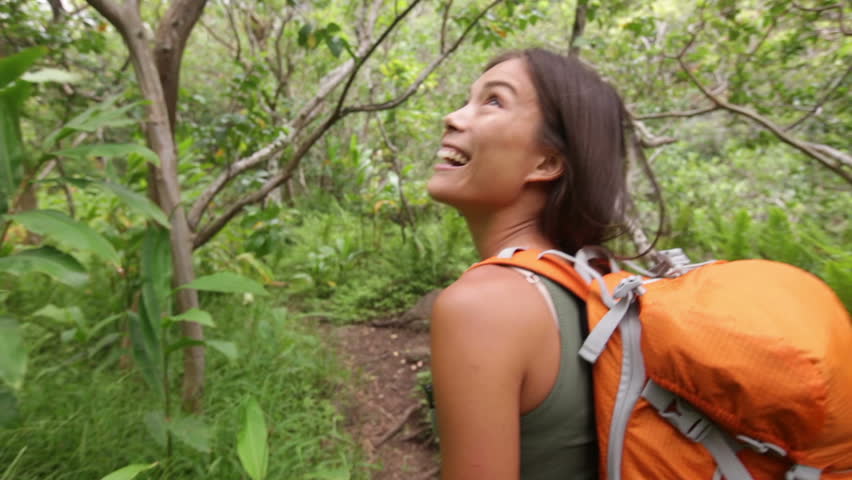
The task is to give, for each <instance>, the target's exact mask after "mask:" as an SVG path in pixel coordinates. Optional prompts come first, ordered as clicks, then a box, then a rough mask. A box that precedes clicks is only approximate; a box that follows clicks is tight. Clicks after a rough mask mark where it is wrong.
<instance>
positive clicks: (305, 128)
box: [87, 0, 520, 411]
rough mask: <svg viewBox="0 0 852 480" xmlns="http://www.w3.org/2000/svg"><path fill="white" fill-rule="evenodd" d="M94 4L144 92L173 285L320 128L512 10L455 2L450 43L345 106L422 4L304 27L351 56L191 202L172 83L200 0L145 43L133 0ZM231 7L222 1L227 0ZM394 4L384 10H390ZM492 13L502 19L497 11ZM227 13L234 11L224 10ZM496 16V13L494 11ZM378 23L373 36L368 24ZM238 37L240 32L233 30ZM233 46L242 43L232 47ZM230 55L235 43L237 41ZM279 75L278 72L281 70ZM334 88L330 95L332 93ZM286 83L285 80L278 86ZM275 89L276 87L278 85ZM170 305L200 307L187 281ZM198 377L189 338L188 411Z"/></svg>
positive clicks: (364, 108) (188, 330)
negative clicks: (223, 202)
mask: <svg viewBox="0 0 852 480" xmlns="http://www.w3.org/2000/svg"><path fill="white" fill-rule="evenodd" d="M87 1H88V3H89V4H90V5H92V6H93V7H94V8H95V9H97V10H98V12H100V13H101V14H102V15H103V16H104V17H105V18H106V19H107V20H108V21H109V22H110V23H111V24H112V25H113V26H115V28H116V29H117V30H118V32H119V33H120V34H121V37H122V39H123V40H124V43H125V45H126V48H127V50H128V52H129V54H130V60H131V63H132V64H133V67H134V71H135V74H136V79H137V82H138V84H139V88H140V90H141V93H142V97H143V98H144V99H145V100H146V102H147V103H146V106H145V135H146V138H147V142H148V145H149V147H150V148H151V149H152V150H153V151H154V152H156V153H157V155H158V156H159V158H160V166H159V167H151V174H150V178H151V181H150V188H151V190H152V192H151V193H152V196H153V198H155V199H156V201H157V203H158V205H159V206H160V207H161V208H162V209H163V210H164V211H165V212H166V213H167V214H168V215H169V219H170V223H171V237H170V238H171V249H172V264H173V271H174V275H175V277H174V281H173V283H174V284H175V286H177V285H184V284H186V283H189V282H191V281H192V280H193V278H194V276H195V272H194V270H193V264H192V258H193V256H192V254H193V250H194V249H196V248H199V247H201V246H203V245H204V244H205V243H207V242H208V241H209V240H210V239H211V238H213V236H214V235H216V234H217V233H218V232H219V231H220V230H221V229H222V228H224V226H225V225H227V224H228V222H230V221H231V220H232V219H233V218H235V217H236V216H237V215H239V214H240V213H241V212H242V211H243V210H244V209H245V207H246V206H248V205H251V204H254V203H258V202H261V201H263V200H264V199H265V198H266V197H267V196H268V195H269V194H270V193H271V192H272V191H273V190H274V189H276V188H277V187H278V186H280V185H281V184H282V183H283V182H285V181H286V180H287V179H289V178H290V177H291V176H292V175H293V172H294V171H295V170H296V168H297V167H298V165H299V163H300V162H301V161H302V160H303V158H305V156H306V154H307V153H308V152H309V151H310V149H311V148H312V147H313V146H314V145H315V144H316V142H317V141H318V140H319V139H320V138H321V137H322V136H323V135H325V134H326V133H327V132H328V131H329V129H331V128H332V127H333V126H334V125H335V124H337V123H338V122H340V121H341V120H342V119H344V118H345V117H347V116H348V115H351V114H353V113H358V112H378V111H382V110H388V109H393V108H396V107H397V106H399V105H401V104H402V103H403V102H405V101H406V100H407V99H408V98H410V97H411V96H412V95H413V94H414V93H415V92H416V91H417V90H418V88H419V87H420V85H422V84H423V82H424V81H425V80H426V79H427V78H428V77H429V75H431V74H432V73H433V72H434V71H435V70H436V69H437V68H438V66H440V65H441V63H443V62H444V60H445V59H446V58H448V57H449V56H450V55H452V54H453V52H455V51H456V50H457V49H458V47H459V46H460V45H461V44H462V43H463V42H464V41H465V39H466V38H467V37H468V36H469V35H470V34H471V32H474V31H475V30H476V29H477V27H479V26H480V22H481V21H482V19H483V18H484V17H485V16H486V15H488V14H489V13H490V12H492V11H493V10H494V9H495V7H496V6H497V5H499V4H501V3H502V4H504V5H506V6H507V8H508V9H509V12H511V9H512V8H514V6H515V4H519V3H520V2H518V1H517V0H493V1H491V2H489V3H487V4H485V5H476V4H474V5H467V6H465V7H463V8H461V14H460V15H459V16H458V17H457V18H456V19H455V20H456V21H457V22H458V23H460V24H461V26H460V30H461V31H460V32H459V33H458V35H457V36H456V38H455V40H453V41H452V42H447V43H443V42H442V44H441V48H440V51H439V52H437V54H435V56H434V58H433V60H432V61H431V62H430V63H429V64H428V65H427V66H426V67H424V68H423V69H422V70H421V72H420V73H419V74H418V75H417V76H416V78H414V79H413V80H412V81H411V82H410V83H409V84H408V85H407V86H405V88H403V89H402V90H401V91H399V92H397V94H396V95H395V96H394V97H393V98H391V99H389V100H386V101H383V102H379V103H364V104H351V105H347V100H348V97H349V96H350V95H351V93H352V91H353V90H354V89H355V86H356V85H357V84H358V82H359V78H360V77H359V72H361V71H362V70H363V68H364V66H365V64H366V63H367V62H368V60H369V59H370V58H371V56H372V55H373V54H374V53H375V52H376V50H377V49H378V47H379V46H380V45H382V44H384V43H386V42H387V41H388V38H389V36H390V35H391V34H392V32H394V30H395V29H396V28H397V27H398V26H399V25H400V23H401V22H402V21H403V20H404V19H405V18H406V17H407V16H409V15H410V14H411V12H412V11H414V10H415V9H416V8H418V7H419V5H420V4H421V3H422V2H421V0H412V1H411V2H410V3H409V4H408V5H407V6H406V7H405V8H402V9H397V8H396V6H394V8H393V9H392V10H393V12H392V13H389V14H386V15H385V16H384V17H383V18H382V21H381V22H377V21H376V20H375V18H376V16H377V15H378V14H377V12H379V11H381V7H382V6H383V5H384V2H383V1H382V0H376V1H374V2H372V3H369V4H365V5H364V6H362V7H361V12H362V13H361V15H360V17H361V18H362V19H365V20H363V21H362V22H360V23H359V24H358V25H356V26H355V38H357V41H358V43H357V44H356V45H354V46H350V45H349V42H348V41H347V40H345V38H343V36H341V35H337V32H339V31H340V27H339V26H332V25H327V26H325V27H324V28H323V29H321V30H312V29H310V28H308V29H305V28H304V27H303V28H302V30H301V31H300V35H301V36H303V37H305V41H306V42H307V41H312V42H317V41H324V42H326V43H327V44H328V45H329V48H331V49H332V50H334V51H336V53H337V55H340V54H341V53H342V52H343V51H344V50H345V51H346V52H347V53H348V54H349V57H350V58H349V59H347V60H345V61H343V62H342V63H340V64H339V65H337V66H336V67H335V68H333V69H330V70H328V71H327V73H326V75H325V76H324V78H323V79H322V81H321V82H320V83H319V86H318V88H317V89H316V91H315V93H314V95H313V97H311V98H310V99H309V100H308V101H307V102H306V103H304V104H303V106H302V107H301V108H300V109H299V110H298V111H296V112H293V113H292V115H290V116H289V117H288V118H286V119H284V118H282V119H281V124H280V125H279V126H278V128H279V130H280V131H281V133H280V134H279V135H278V137H277V138H276V139H275V140H273V141H272V142H270V143H269V144H267V145H265V146H263V147H262V148H260V149H258V150H257V151H255V152H254V153H252V154H250V155H248V156H245V157H243V158H240V159H238V160H235V161H233V162H232V163H230V164H228V165H227V166H225V168H223V169H222V171H221V172H220V173H218V174H217V175H216V176H215V178H214V179H213V181H212V182H211V183H210V184H209V185H208V186H207V187H206V188H204V190H203V191H202V192H201V193H200V195H199V196H198V197H197V198H196V199H195V200H194V201H193V202H192V206H191V208H190V209H189V211H188V212H187V211H185V210H184V208H183V204H182V201H183V197H182V190H181V185H180V182H179V178H178V160H177V155H176V151H177V149H176V144H175V134H174V133H175V130H176V128H177V127H178V119H177V115H176V112H177V105H178V94H177V93H178V91H179V85H180V80H179V73H180V64H181V59H182V58H183V54H184V50H185V48H186V45H187V41H188V39H189V35H190V33H191V32H192V30H193V27H194V26H195V24H196V22H197V21H198V19H199V18H200V17H201V15H202V12H203V11H204V9H205V6H206V3H207V2H206V1H205V0H176V1H174V2H172V3H171V4H170V6H169V8H168V10H167V12H166V13H165V15H164V16H163V18H162V19H161V20H160V21H159V23H158V24H157V28H156V33H155V35H154V38H153V42H152V45H150V44H149V43H150V42H149V40H150V39H149V38H148V36H147V35H148V34H147V31H146V28H145V24H144V22H143V19H142V16H141V13H140V8H139V7H140V6H139V2H138V1H136V0H128V1H126V2H124V3H122V4H118V3H116V2H115V1H114V0H87ZM451 7H452V2H446V3H444V4H443V5H442V6H441V8H442V9H443V12H444V14H443V15H444V18H445V19H446V18H448V17H449V15H450V11H451V10H450V9H451ZM225 8H226V9H227V8H228V5H226V6H225ZM305 8H307V7H306V6H304V5H300V4H297V3H296V2H287V4H286V7H285V8H284V11H285V13H284V14H283V15H284V16H283V17H282V18H281V19H279V21H278V22H277V26H276V27H275V28H276V29H278V31H277V32H276V34H275V37H273V38H280V35H281V32H283V29H284V28H285V25H286V24H287V21H286V19H287V15H290V14H291V13H292V12H293V11H294V10H299V9H305ZM387 10H391V9H387ZM497 20H499V19H497ZM231 21H233V19H231ZM493 21H496V20H493ZM377 23H382V24H383V26H382V28H381V29H380V32H379V33H378V34H377V35H376V34H375V33H374V32H373V30H374V28H376V24H377ZM254 27H255V29H254V30H253V31H252V35H251V38H252V39H250V40H249V41H250V42H252V41H253V42H255V43H257V42H259V41H260V40H261V39H263V38H265V36H266V35H265V34H263V30H264V29H265V28H267V27H265V26H264V25H262V24H260V23H259V22H256V23H255V24H254ZM483 31H484V29H480V30H478V31H476V34H477V35H478V36H479V38H489V37H488V35H486V34H484V33H483ZM446 34H447V22H446V21H445V22H443V23H442V25H441V27H440V35H441V37H442V38H444V36H445V35H446ZM234 41H235V42H236V45H239V42H240V39H239V38H238V37H237V38H235V39H234ZM237 48H238V49H239V47H237ZM237 59H238V60H240V59H241V56H240V52H239V50H237ZM278 73H279V78H280V79H282V80H283V75H281V73H282V71H280V70H279V71H278ZM337 89H339V90H340V92H339V94H338V95H337V96H336V98H334V96H333V93H334V92H335V90H337ZM284 90H285V89H284V88H283V87H282V88H281V91H282V92H283V91H284ZM277 95H279V96H280V93H278V94H277ZM285 150H288V151H290V152H292V153H289V154H288V155H286V157H287V159H286V162H285V164H284V166H283V168H281V169H280V170H279V171H277V172H276V173H274V174H273V175H271V176H270V177H269V178H268V179H267V180H266V181H265V182H264V183H263V185H262V186H261V187H260V189H258V190H256V191H252V192H246V193H244V194H243V195H242V196H241V197H239V198H237V199H235V200H233V201H232V202H229V206H228V207H227V208H225V209H224V211H222V212H220V213H219V214H218V216H215V217H214V218H212V219H209V220H207V221H204V220H205V218H204V217H205V214H207V213H208V212H210V211H211V210H210V206H211V204H212V202H213V201H214V199H215V198H216V197H217V196H218V195H220V194H221V193H222V192H223V191H224V190H225V188H226V186H228V185H229V184H230V183H231V182H233V180H234V179H236V178H238V177H239V176H241V175H244V174H246V173H247V172H249V171H250V170H253V169H256V168H259V167H262V166H263V165H265V164H266V163H267V162H268V161H269V160H271V159H273V158H274V157H276V156H278V155H281V154H282V152H285ZM177 300H178V301H177V307H178V310H179V312H186V311H188V310H190V309H193V308H196V307H197V306H198V297H197V294H196V292H195V291H194V290H192V289H182V290H180V293H179V294H178V298H177ZM183 335H184V336H185V337H187V338H188V339H190V340H192V341H194V342H200V341H202V340H203V330H202V327H201V326H200V325H198V324H196V323H194V322H184V323H183ZM203 379H204V353H203V349H202V347H200V346H198V345H195V346H190V347H188V348H186V349H185V358H184V380H183V405H184V408H185V409H187V410H190V411H198V410H200V408H201V397H202V391H203Z"/></svg>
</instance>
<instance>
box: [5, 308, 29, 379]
mask: <svg viewBox="0 0 852 480" xmlns="http://www.w3.org/2000/svg"><path fill="white" fill-rule="evenodd" d="M26 373H27V351H26V349H25V348H24V339H23V333H22V332H21V329H20V327H19V326H18V322H17V320H15V319H14V318H11V317H0V380H2V381H3V382H5V383H6V385H9V386H10V387H12V388H13V389H15V390H18V389H20V388H21V385H22V384H23V383H24V375H25V374H26Z"/></svg>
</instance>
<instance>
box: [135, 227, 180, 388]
mask: <svg viewBox="0 0 852 480" xmlns="http://www.w3.org/2000/svg"><path fill="white" fill-rule="evenodd" d="M141 257H142V258H141V261H142V266H141V276H142V301H141V302H140V304H139V313H138V314H136V313H133V312H128V313H129V315H130V336H131V338H132V340H133V356H134V358H135V359H136V363H137V364H138V365H139V367H140V370H141V371H142V374H143V376H144V378H145V381H147V382H148V385H150V386H151V388H152V389H153V390H154V391H155V392H156V393H157V394H159V395H160V396H162V395H164V393H165V392H164V389H163V375H164V366H163V348H164V346H163V342H162V339H161V331H160V330H161V329H160V324H161V322H162V315H163V312H169V311H170V308H169V306H168V303H169V298H168V296H169V295H168V294H169V284H170V282H171V280H170V279H171V268H170V267H171V263H170V259H171V254H170V249H169V233H168V232H167V231H165V230H163V229H161V228H159V227H154V226H149V227H148V228H147V229H146V231H145V237H144V238H143V240H142V255H141Z"/></svg>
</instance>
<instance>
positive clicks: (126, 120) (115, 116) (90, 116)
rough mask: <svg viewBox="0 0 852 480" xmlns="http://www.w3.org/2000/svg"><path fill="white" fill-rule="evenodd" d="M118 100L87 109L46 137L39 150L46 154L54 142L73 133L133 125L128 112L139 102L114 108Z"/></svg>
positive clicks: (114, 98)
mask: <svg viewBox="0 0 852 480" xmlns="http://www.w3.org/2000/svg"><path fill="white" fill-rule="evenodd" d="M120 98H121V97H119V96H115V97H112V98H109V99H107V100H104V101H103V102H101V103H98V104H96V105H92V106H91V107H89V108H87V109H86V110H85V111H84V112H83V113H81V114H79V115H77V116H76V117H74V118H72V119H71V120H69V121H68V122H67V123H66V124H65V125H63V126H61V127H60V128H58V129H57V130H55V131H54V132H53V133H51V134H50V135H48V136H47V138H46V139H45V141H44V143H43V144H42V148H41V149H42V150H43V151H46V152H49V151H51V150H53V147H54V145H56V142H58V141H59V140H62V139H63V138H65V137H67V136H69V135H71V134H72V133H74V132H94V131H97V130H98V129H101V128H108V127H123V126H127V125H135V124H136V120H135V119H133V118H130V117H129V116H128V111H130V110H131V109H133V108H136V106H137V105H139V103H140V102H135V103H131V104H129V105H125V106H123V107H116V106H115V103H116V102H117V101H118V100H119V99H120ZM83 148H85V147H83Z"/></svg>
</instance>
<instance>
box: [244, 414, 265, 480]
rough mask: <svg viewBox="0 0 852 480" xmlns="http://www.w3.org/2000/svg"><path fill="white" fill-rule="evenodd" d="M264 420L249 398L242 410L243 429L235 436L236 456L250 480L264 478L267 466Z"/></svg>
mask: <svg viewBox="0 0 852 480" xmlns="http://www.w3.org/2000/svg"><path fill="white" fill-rule="evenodd" d="M267 434H268V433H267V430H266V420H264V418H263V410H261V409H260V405H258V403H257V400H255V399H254V397H249V399H248V401H247V402H246V404H245V408H244V410H243V428H242V430H240V433H239V434H238V435H237V456H239V458H240V463H241V464H242V465H243V468H244V469H245V471H246V473H248V474H249V477H251V478H252V480H263V479H264V478H266V470H267V466H268V464H269V445H268V443H267Z"/></svg>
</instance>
